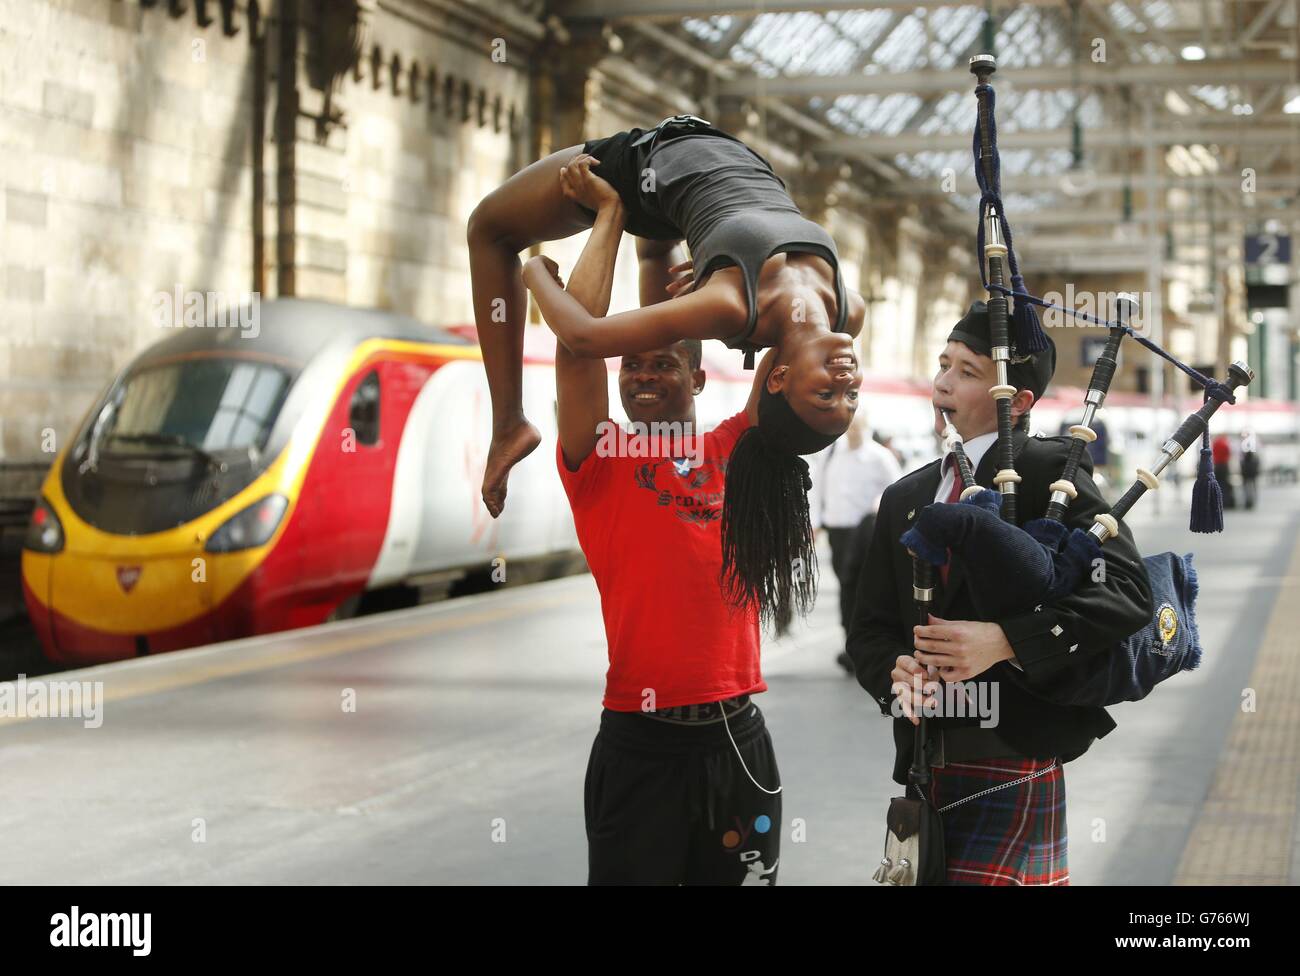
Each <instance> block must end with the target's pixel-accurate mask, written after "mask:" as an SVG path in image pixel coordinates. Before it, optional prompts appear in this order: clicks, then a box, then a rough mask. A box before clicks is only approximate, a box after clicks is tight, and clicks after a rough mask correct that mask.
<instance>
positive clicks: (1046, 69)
mask: <svg viewBox="0 0 1300 976" xmlns="http://www.w3.org/2000/svg"><path fill="white" fill-rule="evenodd" d="M1292 70H1293V68H1292V66H1291V65H1290V64H1288V63H1286V62H1284V61H1276V62H1273V61H1234V60H1218V61H1184V62H1179V63H1177V64H1105V65H1096V64H1093V63H1092V62H1091V61H1088V62H1086V63H1085V64H1080V66H1079V83H1080V84H1082V85H1088V86H1098V85H1103V86H1104V85H1133V86H1144V85H1155V86H1161V87H1166V88H1185V87H1188V86H1191V85H1212V84H1218V83H1222V82H1231V83H1233V84H1252V83H1253V84H1285V83H1287V82H1288V81H1290V80H1291V72H1292ZM994 80H995V83H996V84H998V85H1000V86H1005V87H1007V88H1013V89H1017V90H1021V89H1030V88H1070V87H1072V86H1073V84H1074V79H1073V77H1072V76H1071V73H1070V68H1069V66H1068V65H1067V66H1060V67H1056V66H1039V67H1028V66H1026V67H1016V66H1013V67H1009V68H1008V69H1007V70H1006V71H1004V72H1002V73H1001V74H998V75H995V76H994ZM757 83H758V81H757V79H755V78H754V77H753V76H745V77H737V78H736V79H735V80H734V81H730V82H727V83H726V84H723V85H721V86H719V89H718V93H719V94H721V95H744V94H747V93H749V92H752V91H753V90H754V86H755V84H757ZM761 84H762V86H763V91H764V92H765V93H766V94H768V95H773V96H781V97H790V98H815V97H821V98H833V97H835V96H837V95H892V94H895V93H898V92H912V93H915V94H926V93H928V92H950V91H963V90H965V89H971V90H972V91H973V90H974V87H975V83H974V78H973V76H972V75H971V73H970V71H968V70H967V69H966V68H954V69H950V70H947V71H879V72H876V73H875V74H834V75H784V76H778V77H775V78H764V79H762V81H761Z"/></svg>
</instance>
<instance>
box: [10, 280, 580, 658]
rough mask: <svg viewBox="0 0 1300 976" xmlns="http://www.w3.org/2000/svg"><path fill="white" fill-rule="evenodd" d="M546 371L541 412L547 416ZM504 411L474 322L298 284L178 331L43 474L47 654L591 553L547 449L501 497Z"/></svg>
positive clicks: (37, 595)
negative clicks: (472, 331)
mask: <svg viewBox="0 0 1300 976" xmlns="http://www.w3.org/2000/svg"><path fill="white" fill-rule="evenodd" d="M546 371H547V372H548V373H549V366H547V367H546ZM547 386H548V387H549V389H548V390H547V388H542V389H544V390H547V394H549V395H548V396H547V402H546V403H544V404H542V403H538V404H535V405H534V408H533V411H532V412H533V414H534V416H537V417H538V418H539V420H541V422H542V423H543V424H545V425H546V426H547V427H548V428H549V427H550V426H553V415H554V408H553V387H550V385H549V384H548V385H547ZM548 421H551V423H547V422H548ZM489 424H490V415H489V413H488V403H487V396H486V389H485V386H484V382H483V369H482V364H481V361H480V355H479V350H478V348H477V345H476V344H475V343H474V342H472V341H471V339H470V338H467V337H466V336H465V335H461V334H457V333H454V332H451V331H444V330H437V329H432V328H430V327H428V326H424V325H421V324H419V323H416V322H414V321H412V320H409V319H404V318H402V317H400V316H394V315H389V314H387V313H380V312H368V311H361V310H356V309H350V308H344V307H341V306H334V305H330V304H327V303H324V302H309V301H300V300H294V299H280V300H276V301H272V302H266V303H262V305H261V307H260V327H259V329H258V330H257V334H256V335H254V334H252V333H251V332H249V331H247V330H243V331H241V330H240V329H237V328H193V329H180V330H177V331H176V332H174V333H173V334H172V335H170V336H169V337H167V338H166V339H164V340H162V341H161V342H158V343H156V344H155V345H153V346H152V347H150V348H149V349H147V350H145V351H144V352H143V353H141V354H140V355H139V356H137V357H136V358H135V360H134V361H132V362H131V363H130V364H129V365H128V366H127V367H126V368H125V369H124V370H122V372H121V373H120V374H119V375H118V377H117V378H116V379H115V380H114V382H113V383H112V384H111V385H110V387H109V389H108V390H107V391H106V392H105V393H104V395H103V396H102V397H101V398H100V400H99V401H98V402H97V403H96V404H95V405H94V407H92V409H91V411H90V412H89V414H88V415H87V417H86V419H85V421H84V422H83V424H82V427H81V429H80V430H78V431H77V433H76V435H75V437H74V438H73V440H72V441H71V443H69V444H68V445H67V446H66V447H65V448H64V449H63V450H62V451H61V452H60V454H59V455H58V456H57V457H56V459H55V462H54V464H53V466H52V467H51V469H50V472H49V474H48V476H47V477H46V479H45V482H44V485H43V488H42V496H41V498H40V500H39V502H38V504H37V506H36V509H35V511H34V513H33V517H32V521H31V523H30V526H29V529H28V533H27V537H26V540H25V544H24V551H23V560H22V578H23V590H24V595H25V597H26V602H27V607H28V612H29V615H30V618H31V620H32V623H33V625H34V627H35V629H36V631H37V633H38V635H39V638H40V641H41V644H42V645H43V647H44V649H45V653H46V655H47V656H48V657H49V658H51V659H52V660H54V661H58V662H63V663H68V664H90V663H96V662H101V661H110V660H117V659H121V658H127V657H134V656H138V655H142V654H151V653H156V652H160V651H169V650H175V649H178V648H183V647H193V646H196V645H200V644H207V643H211V642H214V641H220V640H228V639H232V638H237V637H244V636H248V635H252V634H260V633H267V632H270V631H277V630H283V629H286V628H290V627H299V626H307V625H310V624H315V623H320V622H322V621H324V620H325V619H326V618H327V617H328V616H329V615H330V614H331V613H334V612H335V611H336V610H338V609H339V608H340V607H343V606H345V605H347V604H348V603H349V601H351V600H353V598H356V597H358V596H359V595H361V594H362V593H364V592H365V591H367V590H375V589H379V588H384V587H390V586H395V585H401V584H403V583H405V582H406V581H409V580H411V579H413V578H414V579H418V578H420V577H421V576H422V575H423V576H427V575H428V574H431V573H438V572H446V571H448V570H454V569H456V568H457V567H461V568H467V567H473V566H477V565H483V564H487V563H490V562H491V560H492V559H493V558H495V557H496V556H497V555H498V553H500V552H502V551H506V550H508V551H510V552H511V554H512V556H513V555H517V556H519V557H520V558H527V557H530V556H540V555H543V554H545V553H548V552H556V551H564V550H568V549H572V548H574V547H575V543H574V539H573V535H572V523H571V521H570V520H568V519H567V518H562V517H561V516H565V515H567V512H566V510H565V508H564V506H563V505H562V504H561V502H562V499H560V498H559V497H558V488H557V487H556V486H555V485H554V483H555V482H556V479H555V478H554V477H553V475H551V472H550V471H549V470H546V469H545V465H546V464H547V463H548V462H549V461H550V460H551V459H550V458H547V457H545V456H544V455H545V452H544V451H542V452H538V454H539V455H543V456H542V457H539V458H537V459H533V458H530V459H529V463H527V465H526V468H525V471H524V473H523V474H522V476H521V479H520V480H521V482H523V481H532V480H535V481H536V482H537V483H536V484H535V485H534V486H533V487H532V489H531V490H530V491H528V492H524V491H521V492H519V493H518V503H516V497H515V495H514V494H512V498H511V501H512V504H514V505H515V509H514V511H513V512H507V516H508V517H503V518H502V519H501V520H499V521H497V522H493V521H492V520H491V519H490V518H489V517H488V516H487V514H486V513H485V512H484V511H483V509H482V504H481V502H480V500H479V497H478V494H479V493H478V483H479V479H480V478H481V474H482V462H483V458H482V457H481V456H480V455H481V454H482V453H483V451H484V449H485V448H486V445H487V443H488V440H489V435H490V427H489ZM547 434H548V435H550V436H551V437H553V432H552V431H550V430H549V429H548V430H547ZM552 451H553V447H552ZM534 469H535V470H534ZM546 475H551V476H550V477H546ZM552 496H555V497H552Z"/></svg>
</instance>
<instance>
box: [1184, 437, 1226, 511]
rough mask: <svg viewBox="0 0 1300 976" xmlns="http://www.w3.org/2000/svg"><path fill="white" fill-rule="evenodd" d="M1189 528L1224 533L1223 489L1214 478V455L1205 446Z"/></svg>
mask: <svg viewBox="0 0 1300 976" xmlns="http://www.w3.org/2000/svg"><path fill="white" fill-rule="evenodd" d="M1189 527H1190V528H1191V530H1192V531H1193V532H1202V533H1210V532H1222V531H1223V489H1222V488H1220V487H1219V482H1218V481H1216V480H1215V478H1214V454H1213V452H1212V451H1211V450H1210V448H1209V447H1208V446H1204V444H1202V447H1201V463H1200V467H1199V468H1198V469H1197V472H1196V484H1195V485H1193V486H1192V519H1191V525H1190V526H1189Z"/></svg>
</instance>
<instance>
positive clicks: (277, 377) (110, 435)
mask: <svg viewBox="0 0 1300 976" xmlns="http://www.w3.org/2000/svg"><path fill="white" fill-rule="evenodd" d="M290 381H291V378H290V376H289V375H288V374H287V373H285V372H284V371H283V370H281V369H278V368H276V367H274V366H268V365H266V364H264V363H257V362H249V361H244V360H237V359H197V360H188V361H184V362H178V363H167V364H164V365H160V366H153V367H148V368H145V369H142V370H140V371H138V372H136V373H133V374H131V375H130V376H128V377H127V378H126V380H125V382H124V384H123V386H122V389H121V390H120V392H119V394H118V396H117V399H116V403H115V409H114V411H113V412H112V414H111V415H110V417H109V418H108V419H107V421H106V422H105V424H104V428H103V430H102V431H101V435H100V436H101V437H102V438H103V441H104V444H105V448H106V450H107V451H109V452H112V453H126V452H134V453H142V452H144V453H147V452H152V451H157V450H158V449H159V448H160V447H165V448H167V449H168V450H173V449H176V448H190V449H195V448H197V449H200V450H203V451H222V450H235V449H246V448H249V447H255V448H257V449H258V450H261V449H262V448H264V447H265V446H266V441H267V438H268V437H269V436H270V433H271V426H272V424H274V422H275V418H276V417H277V416H278V414H279V412H280V408H281V406H282V405H283V404H284V400H285V397H286V396H287V395H288V392H289V386H290Z"/></svg>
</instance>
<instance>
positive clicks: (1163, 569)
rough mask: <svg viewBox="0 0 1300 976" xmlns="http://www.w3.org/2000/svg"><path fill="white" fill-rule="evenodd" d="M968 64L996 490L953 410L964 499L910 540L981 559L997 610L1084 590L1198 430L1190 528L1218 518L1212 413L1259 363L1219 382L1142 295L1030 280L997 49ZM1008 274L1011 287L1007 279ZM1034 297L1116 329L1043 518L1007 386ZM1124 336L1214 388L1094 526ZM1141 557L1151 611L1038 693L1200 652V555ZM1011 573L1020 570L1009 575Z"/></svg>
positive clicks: (933, 555) (1102, 681)
mask: <svg viewBox="0 0 1300 976" xmlns="http://www.w3.org/2000/svg"><path fill="white" fill-rule="evenodd" d="M970 67H971V72H972V73H973V74H975V76H976V78H977V79H978V82H977V85H976V88H975V94H976V97H977V99H978V102H979V115H978V121H977V123H976V126H975V138H974V155H975V172H976V180H977V183H978V184H979V187H980V191H981V196H980V223H979V230H978V235H977V236H978V241H977V248H978V249H979V251H980V252H981V254H982V258H983V260H982V262H981V269H980V270H981V278H982V280H983V282H984V285H985V287H986V288H987V289H988V292H989V299H988V303H987V304H988V314H989V332H990V335H991V340H992V347H993V349H992V353H993V359H994V362H995V364H996V367H997V385H995V386H994V387H992V388H991V389H990V390H989V394H990V395H991V396H992V397H994V398H995V399H996V400H997V414H998V436H997V445H996V451H997V454H996V460H997V473H996V474H995V475H994V477H993V482H994V485H995V486H996V490H990V489H982V488H980V487H979V486H978V485H976V484H975V481H974V478H973V476H972V473H971V470H970V463H969V461H965V460H964V452H963V451H962V450H961V444H960V439H959V438H958V437H957V434H956V431H955V430H954V429H953V428H952V425H951V424H948V425H947V427H946V430H945V439H946V440H947V442H948V445H947V446H948V448H949V449H950V450H953V451H954V453H955V454H956V455H957V457H958V471H959V475H960V477H961V478H962V483H963V486H964V491H963V493H962V498H961V500H960V501H958V502H957V503H955V504H945V503H936V504H933V505H930V506H927V507H926V508H925V509H923V510H922V511H921V512H920V513H919V514H918V516H917V519H916V522H915V523H914V525H913V526H912V528H910V529H909V530H908V531H907V532H906V533H905V534H904V535H903V537H902V540H901V541H902V543H903V544H904V545H905V546H906V547H907V548H908V549H909V550H910V551H911V552H912V554H913V558H914V561H915V562H924V563H929V564H930V565H932V566H938V565H943V564H944V563H945V562H947V560H948V558H949V551H951V553H952V557H953V558H960V559H964V560H966V564H967V566H968V567H971V568H973V569H976V570H977V571H976V572H970V573H967V579H968V581H969V583H970V585H971V588H972V598H973V601H974V603H975V606H976V608H977V609H978V610H979V612H980V616H981V618H982V619H985V620H996V619H999V618H1000V617H1003V616H1006V615H1010V614H1014V613H1023V612H1027V611H1029V610H1031V609H1033V608H1034V607H1036V606H1039V605H1042V604H1050V603H1053V602H1055V601H1057V600H1059V599H1061V598H1062V597H1065V596H1067V595H1068V594H1070V593H1072V592H1074V590H1075V589H1076V588H1077V587H1078V586H1079V584H1080V582H1081V581H1082V580H1083V579H1084V578H1085V575H1086V574H1087V573H1088V572H1089V570H1090V568H1092V567H1094V566H1097V565H1098V562H1097V561H1098V560H1100V559H1104V556H1103V544H1104V543H1105V542H1106V540H1107V539H1110V538H1113V537H1114V536H1116V535H1118V534H1119V520H1120V519H1121V518H1123V517H1124V516H1125V515H1126V514H1128V512H1129V510H1130V509H1131V508H1132V506H1133V505H1134V504H1135V503H1136V502H1137V501H1138V499H1140V498H1141V497H1142V496H1143V495H1144V494H1145V493H1146V492H1147V491H1149V490H1154V489H1157V488H1159V487H1160V478H1159V476H1160V473H1161V472H1162V471H1163V470H1164V469H1165V468H1166V467H1168V466H1169V465H1170V464H1172V463H1173V462H1174V461H1176V460H1178V458H1180V457H1181V456H1182V455H1183V454H1184V453H1185V452H1186V451H1187V450H1188V449H1189V448H1190V447H1191V446H1192V443H1193V442H1194V441H1195V440H1196V439H1197V438H1198V437H1199V438H1200V439H1201V442H1202V443H1201V458H1200V465H1199V469H1198V474H1197V481H1196V485H1195V487H1194V489H1193V493H1192V517H1191V529H1192V531H1193V532H1217V531H1221V530H1222V528H1223V503H1222V494H1221V491H1220V489H1219V486H1218V484H1217V483H1216V482H1215V481H1214V467H1213V461H1212V455H1211V451H1210V445H1209V421H1210V418H1211V417H1212V416H1213V415H1214V413H1215V412H1216V411H1217V410H1218V409H1219V407H1221V406H1222V405H1223V404H1224V403H1235V402H1236V396H1235V393H1236V391H1237V389H1239V388H1240V387H1243V386H1246V385H1247V384H1249V383H1250V382H1251V380H1252V379H1254V372H1253V371H1252V370H1251V369H1250V367H1249V366H1247V365H1246V364H1245V363H1240V362H1236V363H1233V364H1232V365H1231V366H1229V368H1228V377H1227V379H1226V381H1223V382H1220V381H1217V380H1215V379H1214V378H1212V377H1208V376H1205V375H1203V374H1201V373H1200V372H1198V371H1197V370H1195V369H1193V368H1192V367H1190V366H1187V365H1186V364H1184V363H1182V362H1180V361H1178V360H1177V359H1175V358H1174V357H1173V356H1171V355H1170V354H1169V353H1167V352H1166V351H1165V350H1163V349H1161V348H1160V347H1159V346H1158V345H1156V344H1155V343H1154V342H1151V341H1150V340H1149V339H1147V338H1145V337H1143V336H1140V335H1138V334H1137V332H1136V331H1135V330H1134V329H1133V327H1132V326H1131V324H1130V322H1131V321H1132V319H1133V317H1134V315H1135V314H1136V313H1137V311H1138V303H1137V300H1136V298H1135V297H1134V296H1132V295H1122V296H1120V298H1119V299H1118V301H1117V302H1116V308H1115V318H1114V319H1113V320H1110V321H1102V320H1099V319H1095V318H1093V317H1092V316H1089V315H1085V314H1084V313H1081V312H1075V311H1074V310H1072V309H1066V308H1060V307H1059V306H1055V305H1052V304H1051V303H1049V302H1046V301H1043V300H1042V299H1040V298H1037V297H1035V296H1033V295H1031V294H1029V292H1028V291H1027V290H1026V288H1025V283H1024V279H1023V277H1021V275H1020V273H1019V268H1018V267H1017V264H1016V257H1015V251H1014V248H1013V246H1012V238H1011V228H1010V225H1009V223H1008V221H1007V218H1006V214H1005V210H1004V207H1003V205H1002V198H1001V176H1000V164H999V157H998V149H997V126H996V119H995V113H994V104H995V103H994V92H993V87H992V85H990V84H989V78H990V77H991V75H992V74H993V72H994V71H995V70H996V67H997V65H996V62H995V60H994V58H993V57H992V56H991V55H977V56H976V57H973V58H972V59H971V65H970ZM1008 277H1010V282H1011V284H1010V287H1008V286H1007V284H1006V281H1007V278H1008ZM1008 299H1012V300H1014V302H1015V306H1014V310H1011V309H1010V308H1009V305H1008ZM1036 305H1037V306H1040V307H1043V308H1054V309H1059V310H1060V311H1062V312H1065V313H1067V314H1071V315H1075V316H1077V317H1080V318H1084V319H1087V320H1089V321H1091V322H1093V323H1095V324H1097V325H1102V326H1105V327H1106V328H1107V329H1108V330H1109V334H1108V336H1107V339H1106V343H1105V346H1104V348H1103V349H1102V352H1101V354H1100V356H1099V357H1098V359H1097V361H1096V363H1095V365H1094V367H1093V370H1092V375H1091V377H1090V379H1089V382H1088V389H1087V392H1086V393H1085V395H1084V408H1083V417H1082V420H1081V422H1080V423H1077V424H1075V425H1073V426H1072V427H1071V428H1070V438H1071V440H1070V445H1069V449H1068V453H1067V455H1066V460H1065V464H1064V468H1063V470H1062V472H1061V475H1060V478H1059V479H1058V480H1057V481H1055V482H1053V483H1052V484H1051V485H1050V488H1049V490H1050V492H1051V496H1050V500H1049V502H1048V506H1047V510H1046V512H1045V513H1044V516H1043V517H1042V518H1039V519H1034V520H1032V521H1030V522H1028V523H1027V524H1025V525H1024V526H1021V525H1019V524H1018V520H1017V518H1016V514H1017V509H1016V502H1017V491H1016V488H1017V485H1018V484H1019V482H1020V476H1019V475H1018V474H1017V473H1016V471H1015V465H1014V455H1013V446H1012V434H1011V428H1012V423H1011V399H1012V397H1014V396H1015V393H1016V388H1015V387H1014V386H1013V385H1011V384H1010V383H1009V382H1008V368H1009V365H1010V363H1011V361H1012V359H1013V353H1014V354H1015V355H1025V354H1032V353H1035V352H1039V351H1042V350H1044V349H1046V348H1047V345H1048V343H1047V340H1046V336H1045V334H1044V333H1043V332H1042V326H1041V325H1040V324H1039V322H1038V316H1037V314H1036V313H1035V311H1034V306H1036ZM1012 325H1014V326H1015V335H1014V336H1013V335H1012V334H1011V333H1012ZM1128 336H1132V337H1133V339H1134V340H1135V341H1137V342H1139V343H1140V344H1142V345H1144V346H1146V347H1147V348H1149V349H1151V350H1152V351H1153V352H1155V353H1156V354H1157V355H1160V356H1162V357H1163V358H1165V359H1167V360H1169V361H1170V362H1172V363H1174V364H1175V365H1176V366H1177V367H1178V368H1179V369H1181V370H1182V371H1183V372H1185V373H1187V374H1188V375H1189V376H1191V377H1192V378H1193V380H1195V381H1196V382H1197V383H1198V384H1199V385H1200V386H1201V387H1202V388H1203V389H1204V399H1203V403H1202V405H1201V407H1200V409H1198V410H1197V411H1195V412H1194V413H1192V414H1190V415H1188V416H1187V417H1186V418H1185V419H1184V420H1183V421H1182V423H1181V424H1180V425H1179V427H1178V429H1177V430H1176V431H1175V432H1174V433H1173V434H1172V435H1171V436H1170V437H1169V438H1168V439H1167V440H1165V442H1164V443H1163V444H1162V446H1161V448H1160V453H1159V456H1158V458H1157V460H1156V461H1155V463H1154V464H1153V465H1152V467H1151V469H1150V470H1147V469H1145V468H1138V469H1137V475H1136V479H1135V481H1134V482H1133V484H1132V486H1131V487H1130V488H1129V489H1128V491H1126V492H1125V494H1124V495H1123V497H1121V498H1120V500H1119V501H1118V502H1116V503H1115V504H1114V505H1113V506H1112V507H1111V511H1110V513H1108V514H1100V515H1098V516H1097V517H1096V520H1095V521H1094V524H1093V525H1092V527H1091V528H1089V529H1088V530H1087V531H1084V530H1082V529H1079V528H1074V529H1070V528H1068V527H1067V526H1066V524H1065V515H1066V513H1067V511H1068V510H1069V506H1070V503H1071V502H1072V501H1073V500H1074V499H1075V498H1076V497H1077V495H1078V489H1077V488H1076V487H1075V479H1076V477H1077V476H1078V473H1079V468H1080V464H1081V461H1082V459H1083V452H1084V450H1085V449H1086V448H1087V446H1088V444H1090V443H1092V442H1093V441H1094V440H1096V437H1097V435H1096V432H1095V431H1094V430H1093V429H1092V426H1091V425H1092V423H1093V420H1094V418H1095V416H1096V414H1097V412H1098V411H1099V410H1100V409H1101V407H1102V405H1103V404H1104V402H1105V400H1106V394H1107V392H1108V390H1109V389H1110V384H1111V381H1112V380H1113V378H1114V376H1115V373H1116V368H1117V364H1118V357H1119V351H1120V345H1121V343H1122V342H1123V340H1124V339H1125V338H1126V337H1128ZM1143 562H1144V563H1145V566H1146V570H1147V574H1148V577H1149V579H1150V583H1151V592H1152V606H1153V610H1152V617H1151V620H1150V621H1149V623H1148V624H1147V625H1146V626H1145V627H1144V628H1143V629H1142V630H1140V631H1138V632H1137V633H1136V634H1133V635H1132V636H1130V637H1129V638H1128V639H1127V640H1125V641H1123V642H1121V643H1119V644H1117V645H1115V646H1113V647H1111V648H1110V649H1109V651H1108V652H1107V653H1106V654H1105V655H1104V657H1103V658H1101V659H1098V660H1097V662H1096V666H1095V667H1094V668H1092V669H1090V671H1089V672H1088V675H1087V677H1086V678H1084V679H1082V680H1080V679H1079V678H1078V676H1077V675H1073V676H1072V677H1071V680H1070V681H1069V682H1068V683H1058V684H1056V685H1052V684H1050V683H1034V684H1033V685H1032V686H1031V689H1032V690H1033V691H1034V693H1035V694H1038V695H1040V697H1046V698H1048V699H1049V700H1052V701H1055V702H1057V703H1058V704H1070V705H1114V704H1118V703H1119V702H1122V701H1137V700H1139V699H1141V698H1144V697H1146V695H1147V694H1149V693H1150V692H1151V690H1152V688H1154V687H1155V685H1156V684H1158V683H1159V682H1161V681H1164V680H1165V679H1167V678H1169V677H1170V676H1172V675H1173V674H1176V673H1178V672H1179V671H1184V670H1191V669H1193V668H1195V667H1196V666H1197V665H1198V664H1199V663H1200V658H1201V647H1200V644H1199V641H1198V638H1197V630H1196V621H1195V600H1196V591H1197V581H1196V572H1195V570H1194V569H1193V567H1192V562H1191V555H1190V554H1188V555H1185V556H1179V555H1177V554H1175V553H1170V552H1166V553H1160V554H1159V555H1155V556H1148V557H1146V558H1145V559H1144V560H1143ZM1009 581H1014V584H1013V585H1008V583H1009ZM1015 680H1021V679H1019V678H1017V679H1015Z"/></svg>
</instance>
